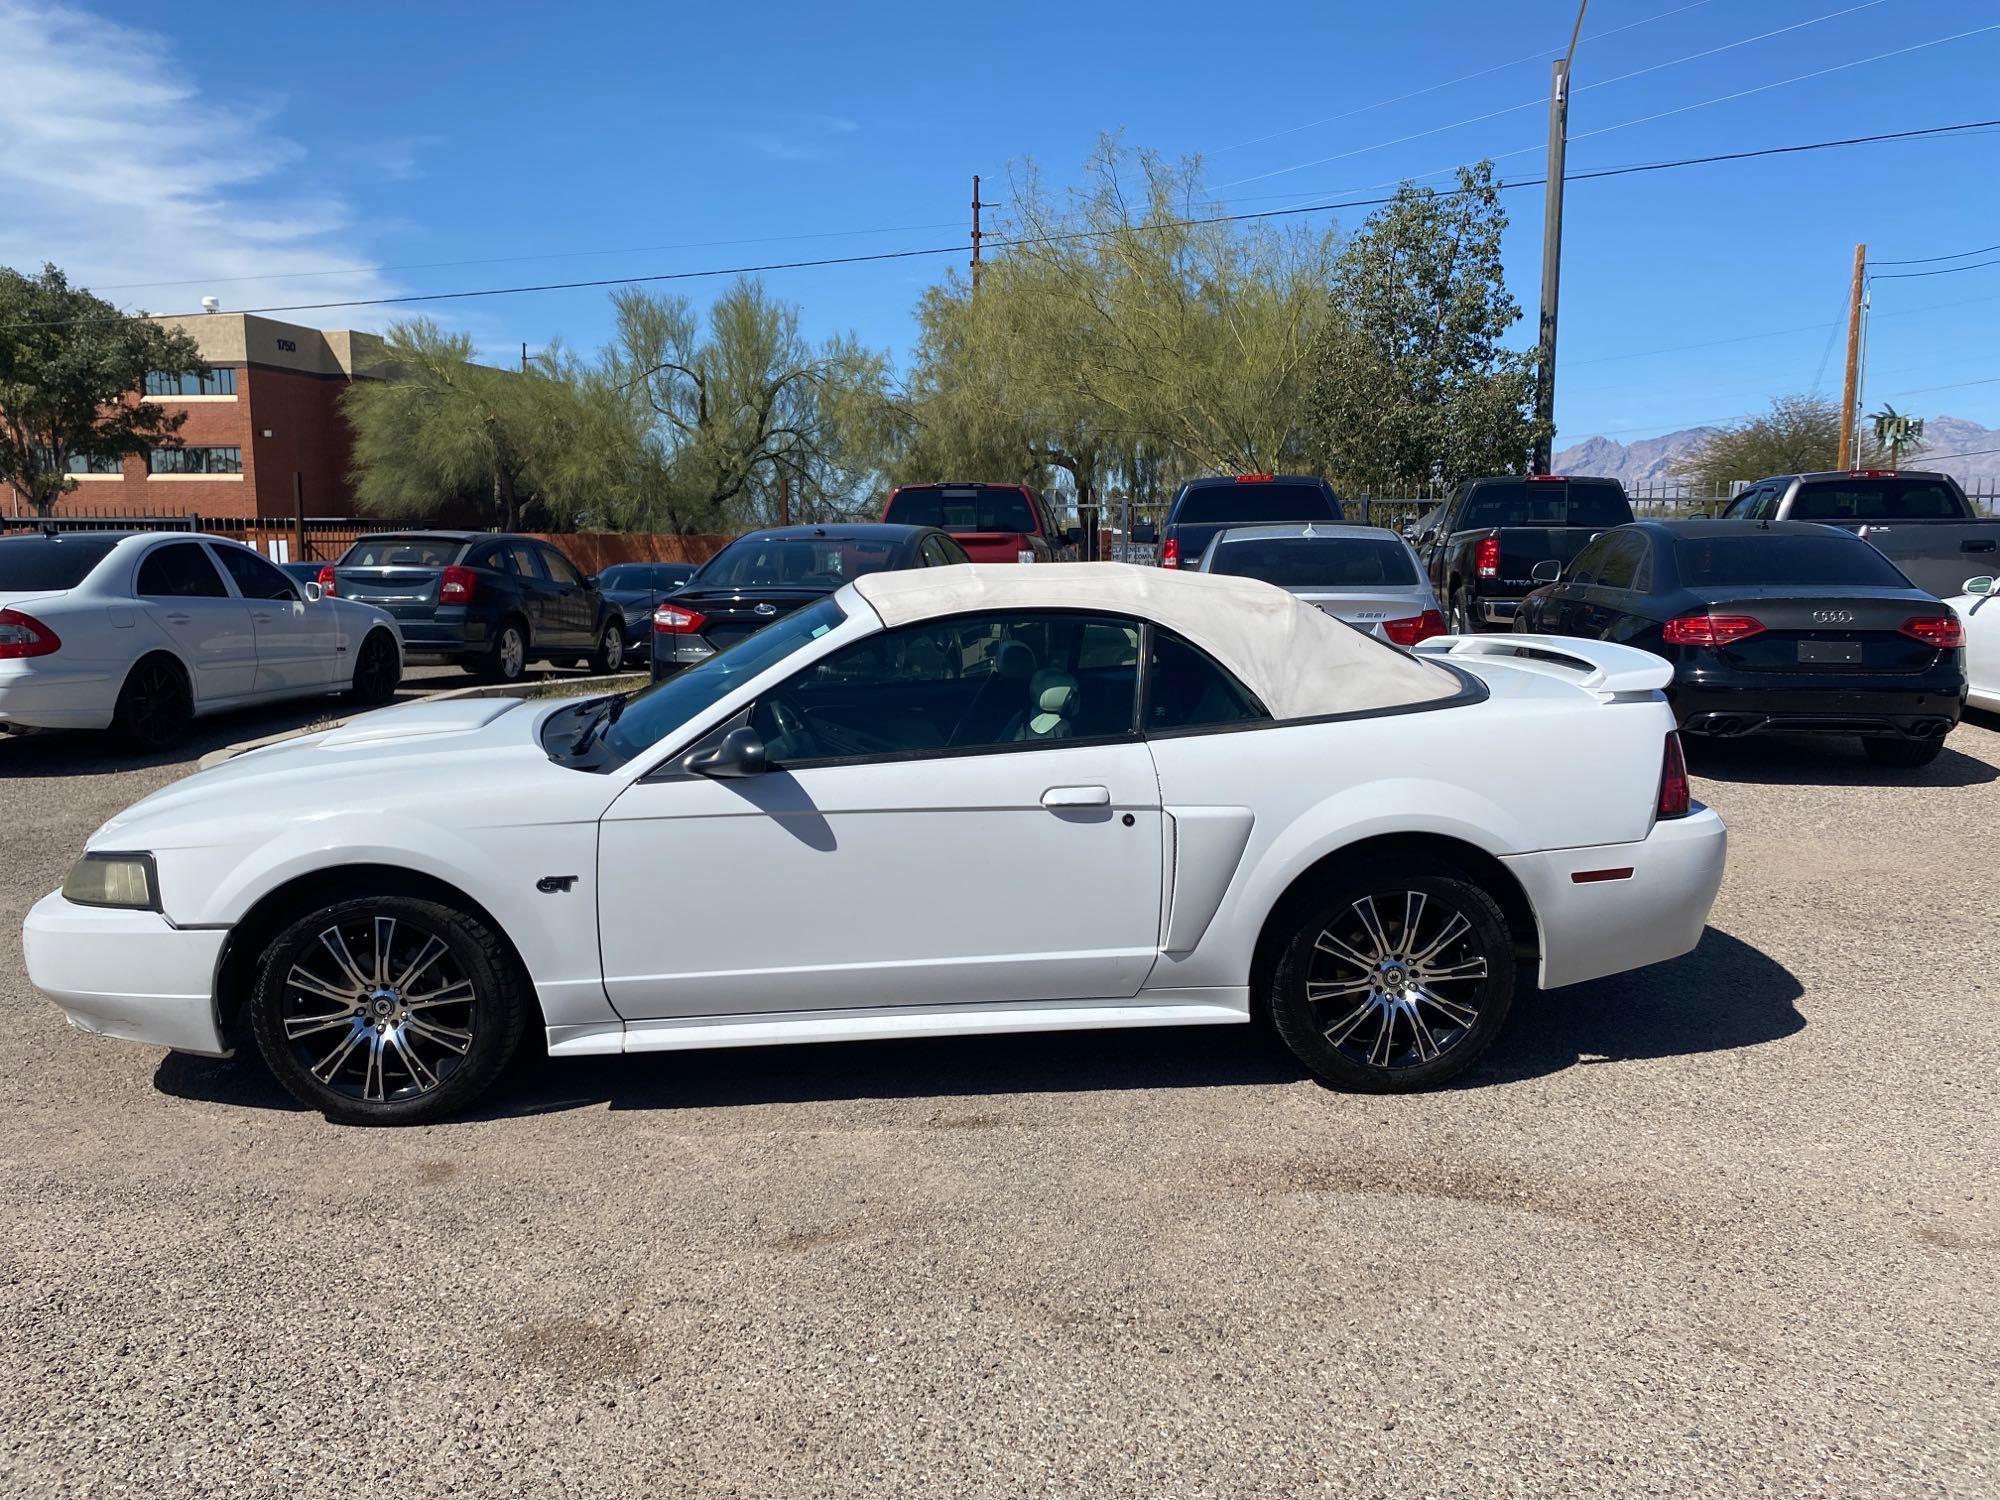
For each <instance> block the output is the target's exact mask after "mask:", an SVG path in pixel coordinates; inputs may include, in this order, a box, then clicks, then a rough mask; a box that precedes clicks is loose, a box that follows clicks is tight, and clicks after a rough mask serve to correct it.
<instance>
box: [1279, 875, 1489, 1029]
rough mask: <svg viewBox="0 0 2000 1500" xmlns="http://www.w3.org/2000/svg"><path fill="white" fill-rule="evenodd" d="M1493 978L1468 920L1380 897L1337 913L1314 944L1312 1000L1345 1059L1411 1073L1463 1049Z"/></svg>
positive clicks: (1407, 896) (1389, 895)
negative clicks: (1417, 1066)
mask: <svg viewBox="0 0 2000 1500" xmlns="http://www.w3.org/2000/svg"><path fill="white" fill-rule="evenodd" d="M1487 975H1488V969H1487V961H1486V956H1485V955H1484V954H1483V953H1482V952H1481V951H1480V948H1479V941H1478V934H1477V932H1476V930H1475V929H1474V927H1473V924H1472V922H1471V921H1470V920H1469V919H1468V918H1467V917H1466V915H1465V913H1463V912H1461V911H1459V910H1458V909H1457V908H1456V907H1454V906H1453V905H1452V904H1451V903H1450V902H1448V901H1446V900H1444V899H1443V898H1441V897H1438V896H1434V895H1426V894H1425V893H1424V892H1422V891H1411V890H1403V891H1381V892H1376V893H1373V894H1370V895H1366V896H1363V897H1361V899H1359V900H1358V901H1355V902H1354V903H1353V904H1351V905H1350V906H1348V907H1347V908H1346V909H1345V910H1344V911H1342V912H1340V913H1338V914H1337V915H1336V916H1335V918H1334V920H1333V923H1332V924H1331V925H1330V926H1328V927H1326V928H1324V929H1322V930H1321V932H1320V934H1319V936H1318V937H1317V938H1315V939H1314V941H1313V953H1312V960H1311V963H1310V965H1309V966H1308V968H1307V972H1306V999H1307V1001H1308V1002H1309V1003H1310V1004H1311V1006H1312V1008H1313V1013H1314V1018H1315V1020H1316V1022H1317V1023H1318V1024H1319V1026H1320V1029H1321V1031H1322V1032H1323V1033H1324V1034H1325V1036H1326V1040H1327V1042H1328V1044H1329V1045H1331V1046H1332V1047H1334V1048H1335V1049H1336V1050H1337V1051H1339V1052H1340V1053H1341V1054H1342V1055H1343V1056H1345V1057H1347V1058H1349V1059H1351V1060H1352V1061H1354V1062H1357V1063H1362V1064H1365V1065H1367V1066H1369V1067H1374V1068H1390V1069H1395V1068H1407V1067H1413V1066H1415V1065H1417V1064H1419V1063H1426V1062H1429V1061H1430V1060H1431V1059H1432V1058H1435V1057H1439V1056H1441V1055H1442V1054H1444V1053H1446V1052H1449V1051H1450V1050H1451V1049H1452V1048H1454V1047H1456V1046H1457V1045H1458V1044H1459V1043H1460V1042H1461V1041H1463V1040H1464V1039H1465V1037H1466V1035H1467V1033H1468V1032H1470V1031H1471V1029H1472V1027H1473V1024H1474V1023H1475V1022H1476V1021H1478V1019H1479V1006H1480V1002H1481V999H1482V997H1483V993H1484V991H1485V988H1486V981H1487Z"/></svg>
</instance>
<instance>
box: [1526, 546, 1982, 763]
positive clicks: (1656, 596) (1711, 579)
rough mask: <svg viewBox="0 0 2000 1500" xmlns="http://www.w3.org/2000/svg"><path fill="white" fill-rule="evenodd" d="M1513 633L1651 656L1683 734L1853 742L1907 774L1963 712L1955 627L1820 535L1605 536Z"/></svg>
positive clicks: (1874, 558) (1870, 562)
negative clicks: (1666, 668) (1587, 640)
mask: <svg viewBox="0 0 2000 1500" xmlns="http://www.w3.org/2000/svg"><path fill="white" fill-rule="evenodd" d="M1555 567H1556V565H1555V564H1554V563H1545V564H1543V565H1541V566H1539V567H1537V568H1536V570H1535V576H1536V577H1538V578H1541V579H1543V580H1544V581H1548V580H1549V578H1550V575H1551V573H1552V572H1553V571H1554V570H1555ZM1514 628H1515V629H1516V630H1517V631H1528V632H1535V633H1540V634H1546V635H1577V636H1588V637H1592V638H1594V639H1597V640H1606V641H1617V642H1620V643H1621V644H1624V645H1628V646H1637V647H1639V648H1640V649H1641V650H1644V651H1651V652H1653V653H1654V654H1655V655H1658V656H1664V657H1665V658H1666V659H1667V660H1668V661H1670V662H1672V663H1673V664H1674V680H1673V684H1672V686H1670V687H1669V688H1668V689H1667V697H1668V699H1669V700H1670V701H1671V702H1672V704H1673V706H1674V712H1675V715H1676V717H1677V718H1679V720H1680V724H1681V728H1682V729H1684V730H1686V731H1687V732H1689V733H1691V734H1702V735H1713V736H1718V737H1734V736H1739V735H1751V734H1815V735H1858V736H1860V738H1861V741H1862V744H1863V746H1864V747H1865V748H1866V750H1867V752H1868V756H1869V758H1870V759H1871V760H1874V761H1876V762H1878V763H1879V764H1883V765H1892V766H1920V765H1923V764H1924V763H1925V762H1927V761H1929V760H1931V759H1933V758H1934V757H1935V756H1936V755H1937V753H1938V751H1939V750H1940V749H1941V748H1943V745H1944V737H1945V736H1946V735H1947V734H1949V733H1950V732H1951V729H1952V726H1953V725H1955V724H1956V723H1957V722H1958V718H1959V714H1960V713H1961V712H1962V711H1963V709H1964V707H1965V653H1964V651H1963V649H1962V647H1963V646H1964V644H1965V631H1964V627H1963V626H1961V625H1960V623H1959V621H1958V617H1957V616H1956V615H1954V614H1953V613H1952V612H1951V610H1950V609H1949V608H1948V607H1947V606H1945V605H1943V604H1940V603H1939V602H1938V601H1937V600H1936V599H1934V598H1932V597H1931V596H1930V595H1929V594H1926V593H1924V592H1923V591H1922V590H1921V589H1919V588H1917V587H1916V586H1914V585H1913V584H1912V583H1911V582H1910V580H1909V579H1907V578H1905V577H1904V576H1903V575H1902V574H1901V573H1900V572H1898V571H1897V569H1896V566H1895V564H1893V563H1891V562H1890V561H1889V560H1888V559H1887V558H1885V557H1884V556H1883V555H1882V554H1881V553H1879V552H1877V551H1876V550H1875V549H1874V548H1873V547H1871V546H1870V545H1869V544H1868V543H1867V542H1865V541H1863V540H1862V539H1861V538H1860V537H1858V536H1855V535H1854V534H1852V533H1851V532H1846V531H1841V530H1838V529H1836V528H1834V527H1831V526H1816V525H1812V524H1809V523H1805V522H1797V521H1765V522H1755V521H1638V522H1634V523H1633V524H1631V525H1629V526H1618V527H1614V528H1612V529H1611V530H1609V531H1605V532H1603V533H1601V534H1599V535H1598V536H1597V537H1596V538H1595V539H1594V540H1593V541H1591V543H1590V544H1589V545H1588V546H1586V547H1585V548H1584V550H1583V551H1582V552H1580V553H1578V554H1577V557H1576V560H1575V561H1574V562H1573V563H1571V564H1570V566H1569V568H1568V570H1567V571H1565V572H1562V573H1561V574H1560V575H1559V577H1557V578H1556V580H1555V581H1554V582H1552V583H1551V584H1550V586H1549V587H1546V588H1542V589H1538V590H1536V591H1535V592H1534V593H1532V594H1530V595H1529V596H1528V598H1527V599H1526V600H1525V601H1524V602H1523V604H1522V607H1521V611H1520V613H1519V614H1518V615H1517V616H1516V617H1515V621H1514Z"/></svg>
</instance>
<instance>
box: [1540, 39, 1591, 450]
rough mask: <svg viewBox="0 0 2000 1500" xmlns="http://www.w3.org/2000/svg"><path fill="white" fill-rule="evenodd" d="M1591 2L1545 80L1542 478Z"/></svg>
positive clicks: (1552, 416)
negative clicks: (1569, 172) (1567, 176)
mask: <svg viewBox="0 0 2000 1500" xmlns="http://www.w3.org/2000/svg"><path fill="white" fill-rule="evenodd" d="M1589 7H1590V0H1582V3H1581V4H1580V5H1578V6H1577V8H1576V24H1575V25H1574V26H1572V27H1571V28H1570V32H1569V51H1567V52H1565V53H1564V54H1563V55H1562V56H1561V57H1560V58H1558V59H1557V60H1556V63H1555V67H1554V69H1553V71H1552V73H1551V75H1550V81H1549V171H1548V179H1549V180H1548V185H1547V187H1546V188H1545V189H1544V190H1543V196H1542V318H1541V346H1540V351H1539V353H1538V354H1537V355H1536V358H1535V423H1536V426H1537V428H1538V429H1539V432H1538V435H1537V436H1536V438H1535V455H1534V464H1533V465H1532V467H1533V469H1534V471H1535V472H1536V473H1537V474H1546V473H1548V472H1549V469H1550V467H1551V466H1552V464H1553V462H1554V457H1553V455H1554V449H1555V422H1556V303H1557V300H1558V297H1559V294H1560V292H1561V289H1562V235H1563V161H1564V157H1565V155H1566V154H1567V150H1568V146H1569V69H1570V63H1571V62H1572V61H1573V60H1574V59H1575V57H1576V42H1577V38H1578V37H1579V36H1580V35H1582V33H1583V13H1584V11H1586V10H1587V9H1589Z"/></svg>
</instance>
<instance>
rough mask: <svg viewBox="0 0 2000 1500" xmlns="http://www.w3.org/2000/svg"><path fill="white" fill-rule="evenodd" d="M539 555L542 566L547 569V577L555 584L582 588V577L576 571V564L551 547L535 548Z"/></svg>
mask: <svg viewBox="0 0 2000 1500" xmlns="http://www.w3.org/2000/svg"><path fill="white" fill-rule="evenodd" d="M535 551H536V552H538V553H540V554H541V559H542V566H543V567H544V568H546V569H548V574H549V577H551V578H553V579H554V580H555V581H556V582H557V583H563V584H568V585H569V586H570V587H571V588H579V589H580V588H582V587H583V575H582V574H581V573H579V572H577V570H576V564H575V563H573V562H571V561H570V560H569V559H568V558H567V557H565V556H563V554H562V553H560V552H558V551H556V549H555V548H553V547H537V548H536V549H535Z"/></svg>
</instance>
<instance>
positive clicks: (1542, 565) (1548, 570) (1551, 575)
mask: <svg viewBox="0 0 2000 1500" xmlns="http://www.w3.org/2000/svg"><path fill="white" fill-rule="evenodd" d="M1528 576H1529V577H1530V578H1532V579H1534V580H1535V582H1537V583H1555V582H1557V581H1558V580H1559V579H1561V577H1562V576H1563V565H1562V564H1561V563H1559V562H1557V561H1556V560H1555V559H1554V558H1553V557H1545V558H1543V559H1542V560H1541V561H1540V562H1538V563H1536V564H1535V565H1534V567H1532V568H1530V569H1529V570H1528Z"/></svg>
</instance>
